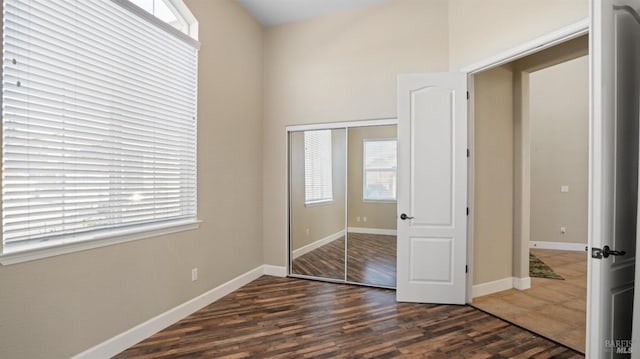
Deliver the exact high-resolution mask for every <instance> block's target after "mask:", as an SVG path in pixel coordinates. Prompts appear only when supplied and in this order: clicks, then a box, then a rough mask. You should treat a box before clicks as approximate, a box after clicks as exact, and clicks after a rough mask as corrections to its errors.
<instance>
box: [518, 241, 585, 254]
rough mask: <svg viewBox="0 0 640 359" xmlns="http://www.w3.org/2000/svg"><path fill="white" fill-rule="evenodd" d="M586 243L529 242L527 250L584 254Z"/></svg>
mask: <svg viewBox="0 0 640 359" xmlns="http://www.w3.org/2000/svg"><path fill="white" fill-rule="evenodd" d="M586 247H587V244H586V243H567V242H543V241H529V248H539V249H557V250H563V251H577V252H584V251H585V248H586Z"/></svg>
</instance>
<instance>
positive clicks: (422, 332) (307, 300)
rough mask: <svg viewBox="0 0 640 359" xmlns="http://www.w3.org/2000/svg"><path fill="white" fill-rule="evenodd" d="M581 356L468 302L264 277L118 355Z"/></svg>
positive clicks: (149, 356) (340, 356) (229, 356)
mask: <svg viewBox="0 0 640 359" xmlns="http://www.w3.org/2000/svg"><path fill="white" fill-rule="evenodd" d="M219 357H225V358H374V357H375V358H392V357H403V358H551V357H553V358H582V356H581V355H580V354H578V353H577V352H574V351H572V350H570V349H567V348H565V347H563V346H559V345H557V344H555V343H553V342H551V341H548V340H546V339H544V338H541V337H539V336H536V335H534V334H532V333H530V332H528V331H525V330H523V329H520V328H518V327H516V326H513V325H511V324H509V323H507V322H505V321H502V320H500V319H497V318H495V317H493V316H491V315H488V314H486V313H483V312H482V311H479V310H477V309H474V308H472V307H470V306H452V305H427V304H410V303H396V301H395V291H393V290H387V289H376V288H369V287H359V286H350V285H341V284H332V283H323V282H317V281H309V280H301V279H292V278H276V277H270V276H263V277H261V278H259V279H257V280H256V281H254V282H252V283H250V284H248V285H246V286H245V287H243V288H241V289H239V290H237V291H235V292H234V293H231V294H230V295H228V296H226V297H224V298H222V299H220V300H219V301H217V302H215V303H213V304H211V305H209V306H207V307H205V308H203V309H202V310H200V311H198V312H196V313H194V314H193V315H191V316H189V317H187V318H185V319H183V320H181V321H180V322H178V323H176V324H174V325H172V326H170V327H169V328H167V329H165V330H163V331H160V332H159V333H157V334H155V335H153V336H152V337H150V338H148V339H147V340H145V341H142V342H141V343H139V344H137V345H135V346H133V347H131V348H130V349H128V350H126V351H124V352H122V353H120V354H119V355H117V356H116V358H120V359H123V358H219Z"/></svg>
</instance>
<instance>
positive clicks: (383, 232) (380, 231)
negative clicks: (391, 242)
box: [347, 227, 398, 236]
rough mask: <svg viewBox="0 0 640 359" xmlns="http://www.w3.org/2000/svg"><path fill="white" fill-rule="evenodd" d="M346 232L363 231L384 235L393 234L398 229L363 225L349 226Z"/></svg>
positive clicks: (395, 233)
mask: <svg viewBox="0 0 640 359" xmlns="http://www.w3.org/2000/svg"><path fill="white" fill-rule="evenodd" d="M347 231H348V232H351V233H363V234H381V235H385V236H395V235H397V233H398V231H396V230H395V229H381V228H364V227H349V228H347Z"/></svg>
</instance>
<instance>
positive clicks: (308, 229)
mask: <svg viewBox="0 0 640 359" xmlns="http://www.w3.org/2000/svg"><path fill="white" fill-rule="evenodd" d="M306 232H307V236H308V235H309V228H307V230H306Z"/></svg>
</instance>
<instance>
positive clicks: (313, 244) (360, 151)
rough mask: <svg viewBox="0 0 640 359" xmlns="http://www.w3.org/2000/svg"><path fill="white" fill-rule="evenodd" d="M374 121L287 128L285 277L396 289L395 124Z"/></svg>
mask: <svg viewBox="0 0 640 359" xmlns="http://www.w3.org/2000/svg"><path fill="white" fill-rule="evenodd" d="M376 122H377V124H376V125H372V126H365V125H363V124H362V123H357V124H354V125H350V124H348V125H345V126H344V127H339V128H325V129H318V127H321V126H314V128H313V129H304V128H302V129H298V128H296V129H294V130H289V131H288V135H289V138H288V140H289V275H290V276H293V277H302V278H313V279H322V280H328V281H336V282H345V283H354V284H364V285H370V286H379V287H387V288H395V285H396V220H397V219H396V216H397V213H396V212H397V210H396V185H397V179H396V163H397V161H396V156H397V151H396V148H397V146H396V142H397V141H396V138H397V135H396V125H395V124H393V123H394V122H395V121H393V120H390V121H382V122H383V123H382V124H379V123H380V122H381V121H376ZM384 122H388V123H391V124H386V123H384Z"/></svg>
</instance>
